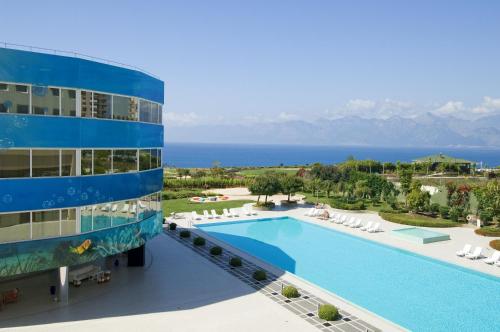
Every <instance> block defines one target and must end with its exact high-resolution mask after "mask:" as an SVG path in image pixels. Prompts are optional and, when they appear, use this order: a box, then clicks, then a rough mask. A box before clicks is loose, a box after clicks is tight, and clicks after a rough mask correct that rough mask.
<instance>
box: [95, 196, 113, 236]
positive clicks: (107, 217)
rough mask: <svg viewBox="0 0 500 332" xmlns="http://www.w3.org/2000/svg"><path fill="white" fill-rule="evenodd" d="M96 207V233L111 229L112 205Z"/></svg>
mask: <svg viewBox="0 0 500 332" xmlns="http://www.w3.org/2000/svg"><path fill="white" fill-rule="evenodd" d="M94 207H95V209H94V231H95V230H98V229H103V228H108V227H111V203H106V204H101V205H94ZM94 207H93V208H94Z"/></svg>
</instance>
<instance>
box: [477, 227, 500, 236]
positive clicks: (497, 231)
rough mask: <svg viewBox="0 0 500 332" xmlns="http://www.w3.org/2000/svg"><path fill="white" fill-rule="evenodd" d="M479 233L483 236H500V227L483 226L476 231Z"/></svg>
mask: <svg viewBox="0 0 500 332" xmlns="http://www.w3.org/2000/svg"><path fill="white" fill-rule="evenodd" d="M474 232H475V233H476V234H477V235H482V236H494V237H497V236H500V227H491V226H490V227H481V228H478V229H476V230H475V231H474Z"/></svg>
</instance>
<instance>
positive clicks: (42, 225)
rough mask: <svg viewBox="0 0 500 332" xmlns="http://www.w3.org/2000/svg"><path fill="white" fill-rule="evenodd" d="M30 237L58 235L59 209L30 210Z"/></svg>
mask: <svg viewBox="0 0 500 332" xmlns="http://www.w3.org/2000/svg"><path fill="white" fill-rule="evenodd" d="M32 218H33V219H32V226H31V227H32V230H31V232H32V238H33V239H41V238H45V237H51V236H58V235H59V234H60V220H59V219H60V215H59V210H47V211H38V212H32Z"/></svg>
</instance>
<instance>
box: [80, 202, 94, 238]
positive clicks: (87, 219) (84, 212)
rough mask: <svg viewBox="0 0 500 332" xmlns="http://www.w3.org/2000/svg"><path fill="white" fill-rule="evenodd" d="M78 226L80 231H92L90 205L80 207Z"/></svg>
mask: <svg viewBox="0 0 500 332" xmlns="http://www.w3.org/2000/svg"><path fill="white" fill-rule="evenodd" d="M80 228H81V232H82V233H85V232H90V231H92V206H83V207H82V208H81V218H80Z"/></svg>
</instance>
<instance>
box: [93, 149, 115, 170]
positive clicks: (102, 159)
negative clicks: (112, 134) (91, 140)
mask: <svg viewBox="0 0 500 332" xmlns="http://www.w3.org/2000/svg"><path fill="white" fill-rule="evenodd" d="M109 173H111V150H94V174H109Z"/></svg>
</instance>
